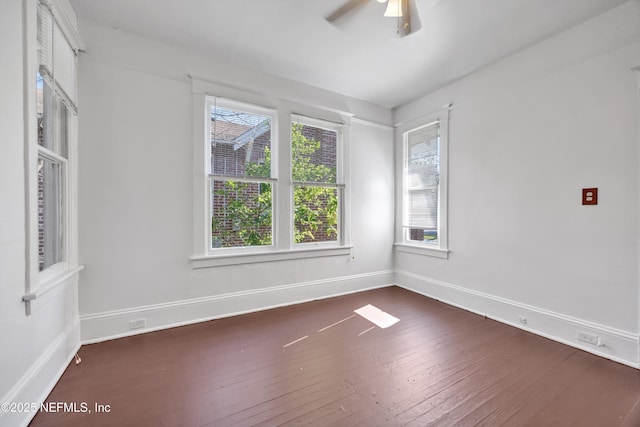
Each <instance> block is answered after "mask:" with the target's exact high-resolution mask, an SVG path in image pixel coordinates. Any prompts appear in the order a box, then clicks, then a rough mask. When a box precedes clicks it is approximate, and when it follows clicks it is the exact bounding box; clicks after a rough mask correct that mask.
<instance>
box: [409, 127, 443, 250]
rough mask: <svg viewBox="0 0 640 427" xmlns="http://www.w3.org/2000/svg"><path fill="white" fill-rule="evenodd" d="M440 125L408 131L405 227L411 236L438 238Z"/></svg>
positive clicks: (416, 237)
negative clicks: (406, 221)
mask: <svg viewBox="0 0 640 427" xmlns="http://www.w3.org/2000/svg"><path fill="white" fill-rule="evenodd" d="M439 131H440V125H439V123H434V124H432V125H429V126H425V127H422V128H419V129H416V130H414V131H411V132H409V133H408V138H407V151H408V152H407V177H406V183H407V187H408V188H407V190H406V197H407V198H408V200H407V201H406V204H405V206H406V207H407V209H408V212H407V213H406V219H407V220H408V223H407V224H405V227H407V228H408V229H409V231H408V233H409V235H408V239H409V240H417V241H431V242H433V243H437V240H438V195H439V194H438V193H439V184H440V136H439Z"/></svg>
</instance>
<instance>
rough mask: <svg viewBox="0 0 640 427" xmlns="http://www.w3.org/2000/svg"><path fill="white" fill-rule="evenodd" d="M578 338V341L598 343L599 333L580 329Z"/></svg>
mask: <svg viewBox="0 0 640 427" xmlns="http://www.w3.org/2000/svg"><path fill="white" fill-rule="evenodd" d="M577 338H578V341H584V342H587V343H589V344H593V345H598V342H599V340H598V336H597V335H593V334H588V333H586V332H580V331H578V334H577Z"/></svg>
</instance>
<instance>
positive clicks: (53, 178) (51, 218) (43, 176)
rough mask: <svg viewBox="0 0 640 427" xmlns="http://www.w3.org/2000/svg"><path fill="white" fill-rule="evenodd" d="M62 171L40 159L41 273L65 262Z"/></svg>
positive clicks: (39, 237) (39, 243) (39, 219)
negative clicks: (63, 258)
mask: <svg viewBox="0 0 640 427" xmlns="http://www.w3.org/2000/svg"><path fill="white" fill-rule="evenodd" d="M62 241H63V239H62V194H61V168H60V165H59V164H58V163H56V162H53V161H51V160H49V159H45V158H42V157H40V158H38V260H39V269H40V271H42V270H44V269H45V268H48V267H51V266H52V265H54V264H57V263H59V262H61V261H62Z"/></svg>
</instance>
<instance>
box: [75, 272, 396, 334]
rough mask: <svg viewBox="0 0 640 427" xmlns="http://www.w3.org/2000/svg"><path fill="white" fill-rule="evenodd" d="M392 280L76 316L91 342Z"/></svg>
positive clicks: (360, 278)
mask: <svg viewBox="0 0 640 427" xmlns="http://www.w3.org/2000/svg"><path fill="white" fill-rule="evenodd" d="M392 283H393V271H392V270H384V271H378V272H373V273H366V274H357V275H352V276H343V277H335V278H331V279H324V280H315V281H311V282H302V283H295V284H289V285H283V286H275V287H270V288H262V289H254V290H250V291H244V292H234V293H229V294H223V295H215V296H210V297H204V298H194V299H189V300H183V301H174V302H170V303H166V304H156V305H147V306H141V307H133V308H129V309H125V310H114V311H108V312H102V313H94V314H87V315H82V316H80V322H81V330H82V338H81V339H82V343H83V344H91V343H96V342H100V341H106V340H110V339H115V338H121V337H126V336H130V335H137V334H141V333H146V332H152V331H157V330H161V329H167V328H172V327H176V326H183V325H188V324H192V323H198V322H204V321H207V320H213V319H219V318H222V317H229V316H235V315H238V314H245V313H251V312H255V311H260V310H267V309H270V308H276V307H282V306H287V305H292V304H298V303H302V302H308V301H313V300H317V299H324V298H331V297H334V296H339V295H346V294H350V293H355V292H361V291H366V290H369V289H376V288H382V287H386V286H391V284H392ZM138 319H145V320H146V323H147V326H146V327H144V328H140V329H134V330H131V329H130V328H129V322H130V321H132V320H138Z"/></svg>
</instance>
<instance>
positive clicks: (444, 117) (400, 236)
mask: <svg viewBox="0 0 640 427" xmlns="http://www.w3.org/2000/svg"><path fill="white" fill-rule="evenodd" d="M434 123H439V126H440V129H439V132H440V140H439V153H440V177H439V184H438V187H439V188H438V239H437V243H434V242H430V241H424V242H419V241H416V240H410V239H409V237H408V236H409V229H408V228H407V227H406V223H407V218H408V213H409V212H408V210H409V206H408V192H409V191H408V190H409V189H408V187H409V182H408V162H409V159H408V143H409V140H408V137H409V133H411V132H413V131H416V130H418V129H421V128H423V127H426V126H430V125H432V124H434ZM396 138H397V140H398V142H399V143H398V144H397V156H396V159H397V160H398V161H397V163H396V170H397V171H398V173H397V174H396V180H397V181H396V182H398V183H399V187H400V188H399V191H398V198H397V199H396V206H397V208H396V218H397V220H396V224H397V227H396V243H395V247H396V250H397V251H399V252H408V253H414V254H418V255H426V256H433V257H437V258H448V257H449V252H450V251H449V239H448V231H449V230H448V192H449V191H448V188H449V186H448V182H449V167H448V166H449V109H448V108H447V109H446V110H441V111H438V112H436V113H434V114H431V115H428V116H424V117H421V118H419V119H417V120H413V121H411V122H409V123H406V124H403V125H401V126H399V127H398V128H397V129H396Z"/></svg>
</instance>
